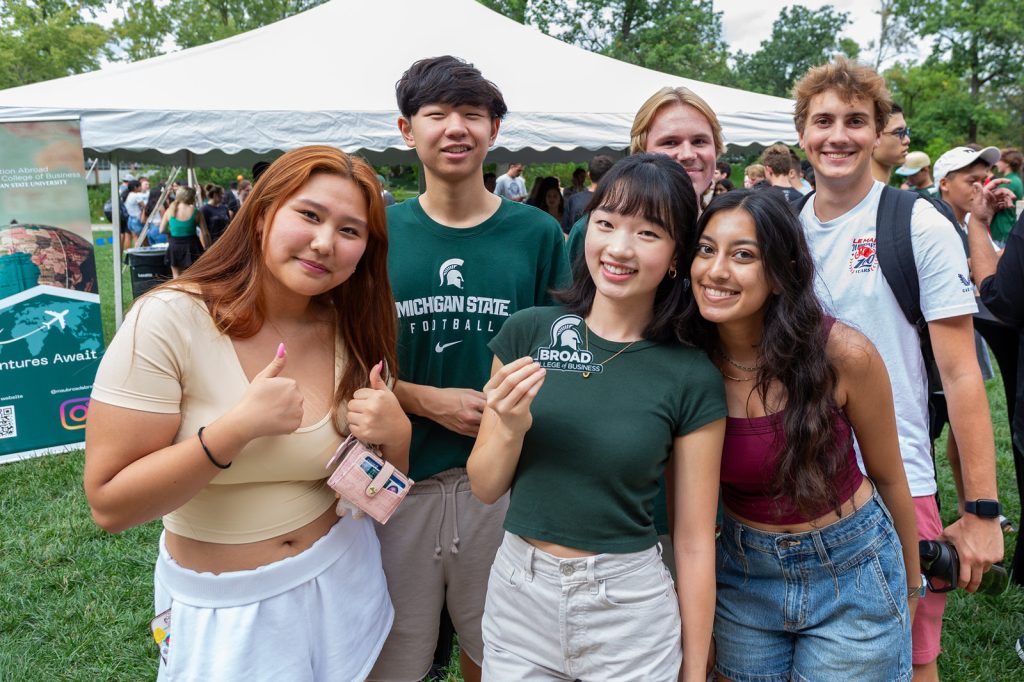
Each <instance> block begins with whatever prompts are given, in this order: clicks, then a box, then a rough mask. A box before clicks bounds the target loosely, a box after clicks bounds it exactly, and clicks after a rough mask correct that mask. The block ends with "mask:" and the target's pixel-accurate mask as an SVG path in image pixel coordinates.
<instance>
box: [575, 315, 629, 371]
mask: <svg viewBox="0 0 1024 682" xmlns="http://www.w3.org/2000/svg"><path fill="white" fill-rule="evenodd" d="M583 334H584V336H585V338H586V340H587V345H586V347H585V348H584V350H586V351H587V352H588V353H589V352H590V327H589V326H588V325H587V323H586V322H584V323H583ZM638 340H639V339H638ZM634 343H636V341H630V342H629V343H627V344H626V345H625V346H623V347H622V348H620V349H619V351H618V352H617V353H616V354H615V355H613V356H611V357H610V358H606V359H605V360H602V361H601V362H599V363H597V366H598V367H604V365H605V363H606V362H611V361H612V360H614V359H615V358H617V357H619V356H620V355H622V354H623V353H625V352H626V351H627V350H629V348H630V346H632V345H633V344H634ZM583 378H584V379H589V378H590V372H583Z"/></svg>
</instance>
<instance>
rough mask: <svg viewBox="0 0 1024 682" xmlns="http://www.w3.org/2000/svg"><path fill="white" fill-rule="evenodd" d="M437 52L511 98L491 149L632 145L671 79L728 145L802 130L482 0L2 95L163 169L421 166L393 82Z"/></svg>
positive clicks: (318, 14) (411, 2)
mask: <svg viewBox="0 0 1024 682" xmlns="http://www.w3.org/2000/svg"><path fill="white" fill-rule="evenodd" d="M441 54H453V55H456V56H459V57H462V58H464V59H466V60H467V61H470V62H472V63H474V64H475V65H476V66H477V67H478V68H479V69H480V70H481V71H482V72H483V74H484V75H485V76H486V77H487V78H490V79H491V80H492V81H494V82H495V83H497V84H498V86H499V87H500V88H501V90H502V92H503V93H504V95H505V99H506V101H507V103H508V106H509V109H510V113H509V115H508V117H507V118H506V120H505V122H504V123H503V126H502V129H501V132H500V134H499V136H498V141H497V145H496V147H495V149H494V150H493V151H492V154H491V155H490V157H489V160H490V161H503V160H508V159H510V158H515V159H517V160H521V161H526V162H532V161H559V160H577V159H584V158H588V157H589V156H590V155H592V154H593V153H594V152H596V151H598V150H621V149H624V148H625V147H626V146H628V141H629V128H630V124H631V123H632V119H633V115H634V113H635V112H636V110H637V108H638V107H639V106H640V104H641V103H642V102H643V101H644V100H645V99H647V97H649V96H650V95H651V94H652V93H653V92H654V91H655V90H657V89H658V88H660V87H662V86H665V85H669V86H676V85H684V86H687V87H689V88H691V89H692V90H694V91H695V92H697V93H698V94H699V95H701V96H702V97H704V98H705V99H706V100H707V101H708V102H709V103H710V104H711V106H712V108H713V109H714V110H715V111H716V112H717V113H718V115H719V117H720V119H721V121H722V125H723V128H724V131H725V137H726V141H727V143H729V144H730V145H734V146H741V147H742V146H747V145H750V144H755V143H760V144H770V143H772V142H776V141H785V142H790V143H791V142H795V140H796V133H795V131H794V129H793V121H792V111H793V107H792V102H791V101H790V100H787V99H783V98H779V97H770V96H767V95H759V94H755V93H750V92H745V91H742V90H736V89H733V88H725V87H721V86H717V85H710V84H706V83H701V82H698V81H693V80H688V79H685V78H679V77H676V76H669V75H667V74H663V73H659V72H657V71H652V70H650V69H644V68H641V67H638V66H634V65H632V64H626V63H624V62H619V61H616V60H614V59H610V58H608V57H604V56H601V55H598V54H595V53H591V52H588V51H586V50H583V49H581V48H578V47H574V46H572V45H568V44H565V43H562V42H561V41H559V40H556V39H554V38H552V37H550V36H547V35H544V34H543V33H541V32H539V31H537V30H536V29H534V28H531V27H528V26H523V25H521V24H518V23H516V22H515V21H512V20H510V19H508V18H506V17H504V16H502V15H500V14H498V13H496V12H493V11H491V10H490V9H488V8H486V7H484V6H483V5H480V4H479V3H477V2H476V1H475V0H431V1H430V2H423V1H422V0H374V1H373V2H364V1H361V0H333V1H332V2H328V3H325V4H324V5H321V6H319V7H317V8H314V9H311V10H309V11H307V12H303V13H301V14H298V15H295V16H293V17H290V18H288V19H285V20H284V21H280V22H277V23H275V24H271V25H269V26H265V27H263V28H261V29H257V30H255V31H250V32H248V33H245V34H242V35H238V36H235V37H233V38H229V39H226V40H222V41H219V42H216V43H212V44H209V45H203V46H200V47H195V48H192V49H188V50H183V51H180V52H175V53H171V54H167V55H163V56H160V57H156V58H153V59H147V60H144V61H141V62H135V63H132V64H111V65H109V66H108V67H106V68H104V69H102V70H100V71H95V72H92V73H87V74H82V75H77V76H69V77H67V78H60V79H57V80H52V81H47V82H43V83H36V84H33V85H27V86H23V87H18V88H10V89H8V90H3V91H0V119H38V118H49V117H69V116H73V117H81V120H82V124H81V129H82V140H83V145H84V146H85V148H86V154H87V155H89V156H100V157H108V158H109V157H113V158H119V159H132V160H139V161H144V162H151V163H161V164H166V165H171V164H178V165H186V166H248V165H250V164H251V163H252V162H253V161H255V160H257V159H260V158H267V157H271V156H276V155H277V153H279V152H281V151H283V150H287V149H292V148H295V147H298V146H301V145H304V144H313V143H319V144H330V145H334V146H336V147H339V148H341V149H344V150H345V151H348V152H358V153H361V154H363V155H364V156H366V157H367V159H368V160H370V161H371V162H373V163H378V164H384V163H403V162H404V163H410V162H412V161H413V160H414V157H412V156H411V155H410V153H409V150H407V149H406V147H405V145H404V143H403V142H402V139H401V137H400V136H399V134H398V131H397V128H396V125H395V120H396V118H397V116H398V112H397V107H396V105H395V93H394V84H395V81H396V80H398V77H399V76H400V75H401V74H402V72H403V71H404V70H405V69H406V68H407V67H408V66H409V65H410V64H411V63H412V62H413V61H415V60H416V59H420V58H422V57H428V56H436V55H441ZM186 84H187V87H183V85H186Z"/></svg>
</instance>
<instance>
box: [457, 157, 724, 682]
mask: <svg viewBox="0 0 1024 682" xmlns="http://www.w3.org/2000/svg"><path fill="white" fill-rule="evenodd" d="M587 210H588V212H589V213H590V218H589V220H590V222H589V226H588V230H587V237H586V246H585V254H586V257H585V258H584V259H580V260H579V262H577V263H576V270H575V272H574V281H575V284H574V285H573V286H572V287H571V288H570V289H568V290H567V291H565V292H562V293H561V295H560V296H559V298H560V300H562V301H563V303H564V304H565V305H564V306H563V307H554V308H533V309H528V310H524V311H522V312H520V313H517V314H516V315H513V316H512V317H511V318H510V319H509V320H508V321H507V322H506V323H505V325H504V326H503V327H502V330H501V331H500V332H499V333H498V335H497V336H496V337H495V338H494V339H493V340H492V342H491V344H490V347H491V349H492V350H493V351H494V353H495V359H494V363H493V370H492V377H491V380H490V381H489V382H488V383H487V385H486V386H485V387H484V391H485V393H486V394H487V410H486V411H485V414H484V417H483V420H482V422H481V425H480V432H479V435H478V437H477V441H476V444H475V446H474V448H473V452H472V454H471V455H470V458H469V463H468V472H469V479H470V483H471V485H472V487H473V494H474V495H476V496H477V497H478V498H479V499H481V500H483V501H484V502H493V501H495V500H497V499H498V498H499V497H501V496H502V495H504V494H505V493H506V492H507V491H510V501H509V510H508V515H507V516H506V520H505V529H506V531H507V533H506V535H505V540H504V542H503V544H502V546H501V548H500V549H499V550H498V554H497V556H496V557H495V561H494V566H493V567H492V570H491V575H490V581H489V583H488V592H487V603H486V607H485V610H484V619H483V635H484V646H485V651H484V663H483V674H484V679H493V680H507V679H527V678H529V679H537V678H544V677H551V678H552V679H556V678H557V679H564V678H565V677H569V678H570V679H572V678H575V679H583V680H586V679H627V678H628V679H644V680H665V681H666V682H667V681H672V682H675V680H677V679H679V668H680V663H681V661H682V660H683V658H684V657H683V651H684V649H685V653H686V656H685V659H686V664H685V665H684V675H683V677H682V679H684V680H700V681H701V682H703V680H704V679H705V662H706V659H707V653H708V647H709V645H710V641H711V625H712V619H713V612H714V595H715V576H714V526H715V512H716V504H717V499H718V471H719V462H720V459H721V451H722V438H723V434H724V428H725V424H724V416H725V414H726V408H725V401H724V390H723V387H722V380H721V376H720V375H719V374H718V372H717V370H716V369H715V367H714V365H712V364H711V362H710V361H709V359H708V358H707V356H706V355H704V354H703V353H702V352H700V351H698V350H696V349H694V348H690V347H686V346H683V345H682V344H680V343H679V342H678V341H677V335H676V329H677V323H678V317H679V314H680V311H681V310H682V309H683V307H684V304H685V301H686V299H687V297H688V296H689V292H688V286H687V282H686V280H685V278H684V277H682V276H680V275H679V272H678V264H679V263H682V262H683V260H684V254H683V249H684V245H685V244H686V243H688V242H689V241H691V238H690V235H691V233H692V231H693V230H694V224H695V222H696V218H697V202H696V193H695V192H694V191H693V185H692V183H691V181H690V178H689V177H688V175H687V173H686V171H685V170H684V169H683V167H682V166H680V165H679V164H677V163H675V162H674V161H672V160H671V159H670V158H669V157H667V156H663V155H654V154H639V155H636V156H632V157H628V158H626V159H623V160H622V161H619V162H618V163H617V164H616V165H615V166H613V167H612V169H611V170H610V171H609V172H608V174H607V175H606V176H605V177H604V178H603V179H602V181H601V184H600V185H599V187H598V189H597V191H596V192H595V194H594V197H593V198H592V200H591V204H590V205H589V206H588V208H587ZM665 472H669V478H670V480H671V483H672V484H673V486H672V487H673V489H674V493H675V494H674V496H673V506H672V511H673V512H674V514H673V515H674V520H675V529H674V530H675V532H674V536H673V539H674V543H675V548H676V549H675V555H676V556H675V558H676V564H677V567H678V575H679V587H678V592H677V590H676V589H673V584H672V580H671V578H670V577H669V575H668V573H667V570H666V569H665V566H664V564H663V562H662V560H661V558H660V556H659V555H660V545H658V540H657V533H656V531H655V529H654V518H653V506H654V497H655V495H656V494H657V491H658V481H659V479H660V478H661V477H662V476H663V475H664V474H665ZM680 611H681V612H682V621H681V622H680ZM639 641H643V642H644V644H643V646H637V642H639Z"/></svg>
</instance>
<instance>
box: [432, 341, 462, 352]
mask: <svg viewBox="0 0 1024 682" xmlns="http://www.w3.org/2000/svg"><path fill="white" fill-rule="evenodd" d="M457 343H462V341H461V340H459V341H452V342H451V343H446V344H444V345H443V346H442V345H441V342H440V341H438V342H437V345H436V346H434V352H435V353H441V352H443V351H444V349H445V348H448V347H449V346H454V345H455V344H457Z"/></svg>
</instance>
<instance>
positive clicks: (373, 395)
mask: <svg viewBox="0 0 1024 682" xmlns="http://www.w3.org/2000/svg"><path fill="white" fill-rule="evenodd" d="M383 369H384V361H383V360H381V361H380V362H378V363H377V364H376V365H374V366H373V367H372V368H371V369H370V385H369V387H368V388H360V389H359V390H357V391H356V392H355V393H354V394H353V395H352V399H351V400H349V401H348V405H347V406H346V407H347V409H348V413H347V415H346V419H347V421H348V428H349V431H350V432H351V433H352V435H353V436H355V437H356V438H358V439H359V440H361V441H363V442H364V443H373V444H376V445H380V446H381V447H382V450H383V451H384V454H385V455H388V459H389V460H390V461H391V462H392V463H393V464H394V465H395V466H396V467H398V468H399V469H402V470H403V471H404V467H403V466H401V465H400V461H396V459H397V460H403V459H404V458H405V457H406V456H407V455H403V454H401V453H402V452H403V451H404V452H406V453H407V452H408V447H409V439H410V437H411V434H412V425H411V424H410V423H409V418H408V417H406V416H405V412H404V411H403V410H402V406H401V405H399V404H398V398H396V397H395V394H394V393H393V392H392V391H391V388H389V387H388V385H387V383H385V381H384V380H383V379H382V378H381V372H382V371H383ZM392 455H397V456H398V457H397V458H396V457H393V456H392Z"/></svg>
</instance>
